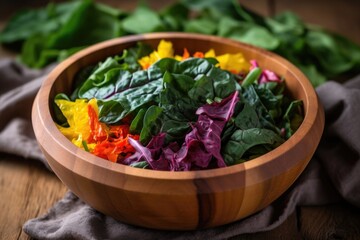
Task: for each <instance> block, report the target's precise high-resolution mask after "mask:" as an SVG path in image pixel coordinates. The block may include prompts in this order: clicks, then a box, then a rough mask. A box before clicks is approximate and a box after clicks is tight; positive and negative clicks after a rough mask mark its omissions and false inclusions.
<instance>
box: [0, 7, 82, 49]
mask: <svg viewBox="0 0 360 240" xmlns="http://www.w3.org/2000/svg"><path fill="white" fill-rule="evenodd" d="M82 4H83V3H82V2H81V1H73V2H69V3H61V4H53V3H50V4H49V5H48V6H47V7H46V8H41V9H36V10H35V9H29V10H24V11H19V12H18V13H17V14H16V15H15V16H14V17H12V18H11V19H10V20H9V23H8V24H7V25H6V27H5V28H4V29H3V31H2V32H1V33H0V42H2V43H12V42H16V41H24V40H26V39H28V38H29V37H32V36H34V35H44V34H48V33H52V32H54V31H57V30H58V29H59V27H61V26H62V25H63V24H64V23H65V22H66V21H68V19H69V17H70V16H71V15H72V14H73V12H74V11H76V10H77V8H79V6H80V5H82Z"/></svg>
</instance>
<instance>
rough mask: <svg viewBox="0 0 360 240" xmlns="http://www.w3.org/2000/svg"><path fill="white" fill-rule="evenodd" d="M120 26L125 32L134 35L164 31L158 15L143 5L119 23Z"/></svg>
mask: <svg viewBox="0 0 360 240" xmlns="http://www.w3.org/2000/svg"><path fill="white" fill-rule="evenodd" d="M121 26H122V28H123V29H124V30H125V31H126V32H128V33H134V34H141V33H147V32H159V31H163V30H165V29H166V28H165V26H164V23H163V22H162V21H161V18H160V17H159V15H158V14H157V13H156V12H155V11H153V10H151V9H149V8H148V7H146V6H144V5H140V6H139V7H137V8H136V9H135V11H134V12H133V13H132V14H131V15H129V16H128V17H126V18H125V19H124V20H123V21H122V22H121Z"/></svg>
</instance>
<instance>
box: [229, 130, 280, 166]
mask: <svg viewBox="0 0 360 240" xmlns="http://www.w3.org/2000/svg"><path fill="white" fill-rule="evenodd" d="M283 142H284V140H283V139H282V138H281V137H280V136H279V135H278V134H277V133H275V132H273V131H271V130H268V129H260V128H250V129H246V130H236V131H235V132H234V133H233V134H232V135H231V137H230V140H229V141H228V142H227V143H226V144H225V146H224V149H223V151H222V152H223V154H224V155H225V156H226V157H225V162H226V164H227V165H233V164H235V163H237V162H239V161H240V162H241V161H243V160H244V159H246V152H247V151H248V150H249V149H251V148H252V147H254V146H258V145H268V146H270V147H271V149H274V148H275V147H277V146H279V145H280V144H281V143H283Z"/></svg>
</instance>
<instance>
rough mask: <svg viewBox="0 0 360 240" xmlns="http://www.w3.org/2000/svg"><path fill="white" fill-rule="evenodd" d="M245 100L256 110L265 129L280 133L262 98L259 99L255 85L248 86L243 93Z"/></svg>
mask: <svg viewBox="0 0 360 240" xmlns="http://www.w3.org/2000/svg"><path fill="white" fill-rule="evenodd" d="M242 96H243V98H244V100H245V101H246V102H247V103H248V104H249V105H250V106H251V107H253V108H254V109H255V111H256V114H257V116H258V118H259V122H260V124H261V126H262V127H263V128H267V129H271V130H273V131H275V132H279V129H278V128H277V127H276V125H275V122H274V119H273V118H272V117H271V115H270V114H269V111H268V110H267V108H266V107H265V106H264V104H263V102H262V100H261V98H260V97H259V95H258V93H257V91H256V90H255V87H254V85H250V86H248V87H247V88H246V89H245V91H244V92H243V93H242Z"/></svg>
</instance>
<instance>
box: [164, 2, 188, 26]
mask: <svg viewBox="0 0 360 240" xmlns="http://www.w3.org/2000/svg"><path fill="white" fill-rule="evenodd" d="M188 15H189V8H188V7H186V6H185V5H184V4H182V3H180V2H177V3H174V4H172V5H170V6H169V7H166V8H165V9H163V10H161V12H160V17H161V19H162V20H163V22H164V24H165V25H166V29H167V31H182V29H183V25H184V24H185V23H186V21H187V20H188Z"/></svg>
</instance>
